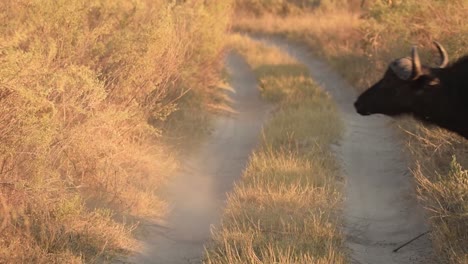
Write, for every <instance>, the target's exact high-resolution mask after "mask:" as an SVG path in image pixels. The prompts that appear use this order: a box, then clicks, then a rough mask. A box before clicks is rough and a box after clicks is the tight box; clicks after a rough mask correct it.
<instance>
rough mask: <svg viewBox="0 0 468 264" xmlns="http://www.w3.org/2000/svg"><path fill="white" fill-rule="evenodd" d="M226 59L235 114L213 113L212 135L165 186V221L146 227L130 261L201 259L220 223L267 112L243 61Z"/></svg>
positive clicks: (171, 263)
mask: <svg viewBox="0 0 468 264" xmlns="http://www.w3.org/2000/svg"><path fill="white" fill-rule="evenodd" d="M226 62H227V66H228V70H229V72H230V76H231V86H232V87H233V88H234V89H235V93H233V94H231V96H230V97H231V99H232V100H233V105H232V106H233V108H234V110H235V111H237V113H236V114H233V115H229V116H219V117H217V118H216V119H215V123H214V124H213V133H212V135H211V136H210V137H209V139H208V140H207V141H206V142H204V143H203V144H202V145H201V146H200V149H199V150H198V151H195V153H193V154H192V155H190V157H189V158H188V159H187V160H186V161H185V162H184V163H183V164H182V171H181V173H180V174H179V175H177V176H176V177H175V180H174V182H172V183H171V184H170V185H169V186H168V190H167V194H166V200H167V201H169V203H170V204H171V213H170V215H169V217H168V219H166V220H165V221H164V222H160V223H154V224H152V225H149V226H147V227H145V233H146V235H145V236H146V237H147V239H148V240H147V241H145V243H144V244H145V250H144V252H143V254H141V255H139V256H137V257H136V258H134V259H132V260H130V261H131V262H135V263H157V264H159V263H160V264H182V263H184V264H187V263H200V262H201V257H202V255H203V253H204V244H205V243H206V242H208V241H209V239H210V234H211V233H210V227H211V226H212V225H216V224H217V223H218V222H219V218H220V216H221V213H222V209H223V206H224V201H225V198H226V192H228V191H229V190H231V189H232V187H233V183H234V182H235V181H236V180H237V179H239V178H240V176H241V175H242V171H243V169H244V167H245V165H246V162H247V160H248V157H249V155H250V153H251V152H252V150H253V148H254V147H255V145H256V143H257V141H258V138H259V136H260V132H261V128H262V124H263V122H264V121H265V120H266V118H267V115H268V112H269V106H268V105H266V104H265V102H264V101H262V99H261V97H260V93H259V91H258V89H257V81H256V78H255V76H254V75H253V73H252V71H251V70H250V67H249V66H248V65H247V64H246V63H245V62H244V60H243V59H242V58H241V57H240V56H238V55H236V54H230V55H229V56H228V58H227V61H226Z"/></svg>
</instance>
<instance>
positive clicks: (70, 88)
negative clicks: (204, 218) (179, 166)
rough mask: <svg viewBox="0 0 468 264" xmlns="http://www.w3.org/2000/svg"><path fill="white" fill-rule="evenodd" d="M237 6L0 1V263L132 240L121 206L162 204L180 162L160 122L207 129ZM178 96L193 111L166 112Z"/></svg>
mask: <svg viewBox="0 0 468 264" xmlns="http://www.w3.org/2000/svg"><path fill="white" fill-rule="evenodd" d="M229 5H230V4H229V3H228V1H223V3H212V2H210V3H201V2H200V1H184V3H180V4H167V3H166V1H146V0H137V1H131V2H129V1H120V0H118V1H113V0H112V1H110V0H93V1H80V0H72V1H64V0H59V1H38V0H32V1H31V0H19V1H2V2H1V3H0V233H1V235H0V262H7V263H81V262H96V261H104V260H106V259H109V258H110V257H112V256H113V255H114V254H116V253H122V252H126V251H129V250H132V249H134V247H135V243H134V241H133V240H132V237H131V232H132V229H133V228H134V226H132V225H129V224H128V223H126V221H125V219H128V217H129V216H132V217H142V216H161V215H163V214H164V211H165V204H164V202H163V201H162V200H160V199H159V198H158V197H157V195H156V193H155V191H156V190H157V189H158V188H159V187H160V186H161V185H163V184H164V182H165V179H166V177H168V176H169V175H170V174H171V172H172V171H173V170H174V169H175V168H176V161H175V158H174V157H173V156H174V154H173V151H171V150H170V149H168V146H166V145H165V144H164V140H163V139H164V135H166V134H168V133H174V134H176V135H183V133H182V132H180V130H177V129H178V128H179V129H180V128H184V126H180V125H178V123H179V122H180V123H184V124H186V125H185V126H192V127H194V128H197V129H199V130H200V129H201V127H203V126H204V124H206V123H201V124H194V123H193V122H194V121H198V120H204V119H205V118H204V117H203V112H204V111H205V109H206V107H207V106H208V105H210V104H213V103H216V102H218V101H219V99H217V98H216V95H217V90H218V89H217V84H218V83H219V81H220V76H221V74H220V69H221V63H222V60H221V55H222V50H223V47H224V34H225V33H224V32H225V30H226V27H227V24H228V20H229V13H228V12H229ZM184 95H186V96H187V97H188V98H197V99H196V100H190V99H185V101H180V100H178V99H179V98H180V97H182V96H184ZM184 102H185V103H184ZM184 109H191V111H192V121H193V122H190V120H185V119H180V118H179V119H174V118H172V116H171V115H173V114H174V112H175V111H176V114H177V115H178V117H180V116H183V112H184V111H186V110H184ZM177 110H178V111H177ZM168 119H169V120H171V119H172V121H171V122H169V123H168V122H167V120H168ZM193 131H194V130H193V129H192V130H191V132H193ZM162 136H163V137H162ZM171 153H172V154H171Z"/></svg>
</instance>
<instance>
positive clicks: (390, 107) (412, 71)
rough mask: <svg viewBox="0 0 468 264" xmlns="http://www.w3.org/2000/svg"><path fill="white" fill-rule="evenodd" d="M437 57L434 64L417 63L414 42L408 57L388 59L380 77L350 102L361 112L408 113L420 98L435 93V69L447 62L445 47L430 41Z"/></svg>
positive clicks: (433, 95) (418, 60)
mask: <svg viewBox="0 0 468 264" xmlns="http://www.w3.org/2000/svg"><path fill="white" fill-rule="evenodd" d="M434 43H435V45H436V47H437V50H438V51H439V54H440V57H441V63H440V65H439V66H438V67H436V68H430V67H427V66H423V65H421V61H420V59H419V55H418V51H417V49H416V47H415V46H414V47H413V49H412V52H411V57H405V58H401V59H396V60H394V61H393V62H391V63H390V65H389V66H388V69H387V71H386V72H385V75H384V76H383V78H382V79H381V80H380V81H378V82H377V83H376V84H374V85H373V86H372V87H370V88H369V89H368V90H366V91H365V92H364V93H362V94H361V95H360V96H359V98H358V99H357V101H356V102H355V103H354V106H355V108H356V111H357V112H358V113H359V114H361V115H371V114H384V115H388V116H396V115H401V114H411V113H415V111H417V110H419V109H415V108H417V107H419V106H420V105H421V102H425V101H427V100H431V98H434V97H435V96H437V95H436V94H435V93H437V90H438V89H434V87H435V86H439V85H440V83H439V82H440V81H439V79H438V77H437V72H438V71H440V69H442V68H445V67H446V66H447V64H448V56H447V52H446V51H445V49H444V48H443V47H442V45H440V44H439V43H438V42H434Z"/></svg>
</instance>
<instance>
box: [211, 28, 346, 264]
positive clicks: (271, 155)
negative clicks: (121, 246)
mask: <svg viewBox="0 0 468 264" xmlns="http://www.w3.org/2000/svg"><path fill="white" fill-rule="evenodd" d="M231 46H232V48H234V49H236V50H237V51H238V52H239V53H240V54H241V55H242V56H244V57H245V58H246V60H247V62H248V63H249V65H250V66H251V67H252V70H253V71H255V73H256V75H257V76H258V80H259V89H260V90H261V93H262V95H263V97H264V98H265V99H266V100H268V101H270V102H272V103H274V104H275V105H276V110H275V111H274V113H273V116H272V118H271V120H270V121H269V122H268V123H267V124H266V126H265V127H264V130H263V137H262V141H261V145H260V146H259V148H258V149H257V150H256V151H255V152H254V153H253V155H252V156H251V158H250V161H249V164H248V166H247V168H246V170H245V172H244V175H243V178H242V180H241V181H240V182H239V183H238V184H237V185H236V187H235V189H234V191H233V192H232V194H231V195H230V196H229V198H228V202H227V208H226V209H225V212H224V216H223V219H222V224H221V226H220V227H219V228H218V229H216V230H214V231H213V232H214V233H213V240H214V242H213V243H212V244H211V245H209V247H208V249H207V253H206V259H205V263H230V264H233V263H239V264H240V263H345V260H346V252H345V251H344V248H343V237H342V234H341V231H340V226H341V221H340V213H339V211H340V209H341V193H340V180H341V179H340V178H338V175H339V167H338V164H337V163H336V161H335V159H334V156H333V155H332V153H331V149H330V147H331V144H333V143H334V142H336V141H337V139H338V138H339V137H340V131H341V123H340V120H339V117H338V115H337V111H336V109H335V105H334V104H333V102H332V100H331V99H330V97H329V95H328V94H326V93H325V92H323V91H322V90H321V89H320V88H319V87H318V86H317V85H316V84H315V83H314V82H313V81H312V80H311V79H310V77H309V76H308V73H307V69H306V68H305V67H304V66H303V65H300V64H298V63H297V62H296V61H294V60H293V59H292V58H290V57H288V56H287V55H285V54H283V53H281V52H280V51H279V50H277V49H276V48H274V47H270V46H266V45H264V44H262V43H260V42H256V41H254V40H251V39H249V38H247V37H243V36H240V35H234V36H233V37H232V41H231Z"/></svg>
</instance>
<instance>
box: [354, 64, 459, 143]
mask: <svg viewBox="0 0 468 264" xmlns="http://www.w3.org/2000/svg"><path fill="white" fill-rule="evenodd" d="M422 70H423V75H422V76H420V77H419V78H418V79H416V80H408V81H405V80H401V79H400V78H398V77H397V76H396V74H395V73H394V72H393V71H392V70H391V69H388V70H387V72H386V73H385V75H384V77H383V78H382V79H381V80H380V81H379V82H377V83H376V84H374V85H373V86H372V87H370V88H369V89H368V90H367V91H365V92H364V93H362V94H361V95H360V96H359V97H358V99H357V101H356V103H355V104H354V105H355V107H356V110H357V112H358V113H360V114H361V115H370V114H384V115H388V116H398V115H403V114H409V115H413V116H414V117H415V118H417V119H419V120H422V121H424V122H427V123H430V124H434V125H437V126H439V127H443V128H445V129H447V130H450V131H453V132H456V133H458V134H460V135H461V136H463V137H464V138H466V139H468V56H465V57H463V58H461V59H459V60H458V61H457V62H455V63H453V64H451V65H449V66H447V67H446V68H444V69H438V68H429V67H426V66H423V67H422Z"/></svg>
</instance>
